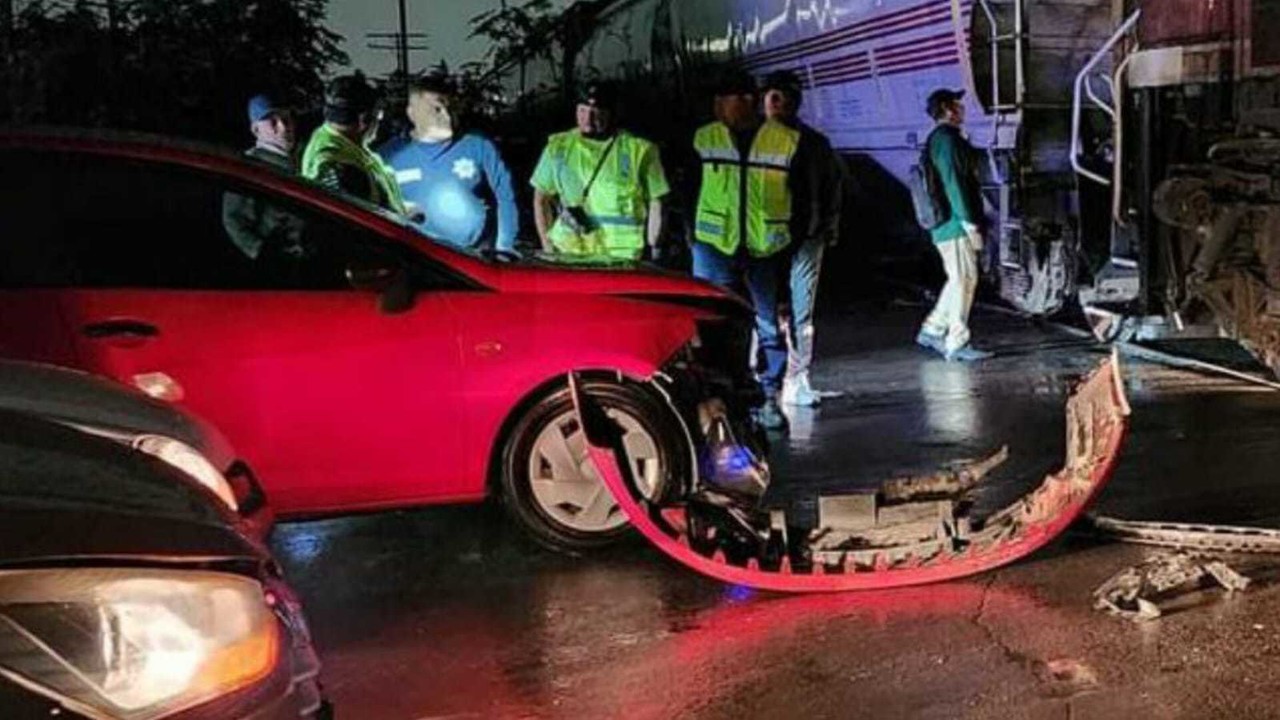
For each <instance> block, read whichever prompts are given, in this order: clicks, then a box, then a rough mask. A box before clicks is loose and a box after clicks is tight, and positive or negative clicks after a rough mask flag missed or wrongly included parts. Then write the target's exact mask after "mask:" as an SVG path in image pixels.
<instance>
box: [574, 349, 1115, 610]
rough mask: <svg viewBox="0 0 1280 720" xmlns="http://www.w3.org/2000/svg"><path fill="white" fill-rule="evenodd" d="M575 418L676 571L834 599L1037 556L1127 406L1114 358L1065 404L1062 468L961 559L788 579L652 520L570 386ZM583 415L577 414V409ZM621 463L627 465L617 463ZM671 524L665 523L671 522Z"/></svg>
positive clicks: (610, 479) (1111, 444) (784, 570)
mask: <svg viewBox="0 0 1280 720" xmlns="http://www.w3.org/2000/svg"><path fill="white" fill-rule="evenodd" d="M570 385H571V387H572V390H573V398H574V403H575V409H576V410H577V412H578V417H579V421H580V422H582V426H583V427H584V429H586V430H587V432H586V435H587V437H588V440H589V452H590V457H591V460H592V462H593V463H594V464H595V466H596V469H597V471H598V472H599V475H600V478H601V479H602V480H603V481H604V484H605V486H606V487H608V489H609V491H610V492H611V493H612V494H613V496H614V499H615V500H617V502H618V506H619V507H620V508H621V509H622V511H623V512H624V513H626V515H627V518H628V519H629V520H630V521H631V524H632V525H633V526H634V527H635V528H636V530H638V531H639V532H640V534H641V535H643V536H644V537H645V538H646V539H648V540H649V542H651V543H653V545H654V547H656V548H658V550H660V551H662V552H663V553H665V554H666V555H668V556H670V557H672V558H674V559H675V560H676V561H677V562H679V563H681V564H683V565H685V566H687V567H689V568H691V569H693V570H695V571H697V572H699V573H702V574H703V575H706V576H708V577H712V578H715V579H717V580H720V581H723V582H726V583H732V584H735V585H743V586H747V587H752V588H758V589H761V590H773V591H779V592H841V591H848V590H879V589H885V588H894V587H903V586H909V585H921V584H924V583H933V582H941V581H944V580H954V579H956V578H961V577H965V576H968V575H974V574H977V573H981V572H985V571H987V570H992V569H995V568H998V567H1001V566H1003V565H1007V564H1009V563H1012V562H1014V561H1016V560H1019V559H1021V558H1024V557H1026V556H1028V555H1030V554H1031V553H1033V552H1035V551H1036V550H1039V549H1040V548H1042V547H1044V546H1045V545H1047V544H1048V543H1050V542H1052V541H1053V540H1054V539H1055V538H1057V537H1058V536H1059V535H1061V534H1062V533H1063V532H1064V531H1065V530H1066V529H1067V527H1068V526H1069V525H1071V523H1072V522H1074V521H1075V520H1076V518H1078V517H1080V515H1081V514H1083V513H1084V511H1085V510H1086V508H1088V506H1089V504H1090V503H1091V502H1093V500H1094V498H1095V497H1097V495H1098V493H1099V491H1101V489H1102V487H1103V486H1104V485H1105V484H1106V482H1107V480H1108V478H1110V476H1111V472H1112V470H1113V469H1114V467H1115V463H1116V460H1117V457H1118V456H1119V453H1120V447H1121V444H1122V443H1123V441H1124V436H1125V434H1126V431H1127V429H1128V424H1129V414H1130V409H1129V404H1128V401H1127V400H1126V398H1125V394H1124V384H1123V382H1122V380H1121V376H1120V364H1119V359H1118V358H1117V356H1116V355H1115V354H1114V353H1113V355H1112V356H1111V358H1109V359H1107V360H1104V361H1103V362H1102V363H1101V364H1100V365H1099V366H1098V367H1097V368H1096V369H1095V370H1093V371H1092V372H1091V373H1089V375H1087V376H1086V377H1085V378H1084V379H1083V380H1082V381H1081V382H1080V383H1079V384H1078V385H1077V386H1076V387H1075V388H1074V390H1073V392H1072V394H1071V397H1070V398H1069V399H1068V400H1067V409H1066V427H1067V459H1066V463H1065V465H1064V467H1063V468H1062V469H1061V470H1059V471H1058V472H1056V473H1053V474H1050V475H1049V476H1047V477H1046V478H1045V479H1044V481H1043V482H1042V483H1041V484H1040V485H1039V487H1037V488H1036V489H1035V490H1033V491H1032V492H1030V493H1029V494H1027V495H1025V496H1023V497H1022V498H1020V499H1019V500H1018V501H1016V502H1014V503H1013V504H1011V505H1009V506H1007V507H1006V508H1004V509H1003V510H1001V511H999V512H996V513H994V514H992V515H990V516H988V517H987V518H986V520H985V522H986V527H987V528H990V530H989V531H988V532H987V533H986V535H987V537H986V538H984V537H982V536H983V533H981V532H980V533H976V534H975V536H974V540H975V541H974V542H973V543H971V544H969V545H968V546H967V547H965V548H964V549H962V550H959V551H955V552H943V553H940V554H937V555H934V556H933V557H930V558H928V559H926V560H921V559H919V558H915V557H906V558H897V559H894V560H890V557H889V554H888V553H882V554H881V555H879V556H878V557H877V558H876V562H875V563H873V564H872V565H871V566H870V567H862V566H854V565H852V564H846V566H845V567H844V571H843V572H832V571H831V570H830V569H829V568H824V567H823V566H822V565H821V564H818V563H815V564H814V567H813V570H812V571H810V572H800V571H793V570H792V569H791V567H790V565H789V563H787V562H786V561H785V560H784V562H783V564H782V566H781V568H779V569H778V570H777V571H770V570H765V569H761V568H760V567H759V566H758V564H757V563H756V562H754V561H748V562H747V564H746V566H745V567H741V566H737V565H731V564H729V563H728V562H726V561H725V559H724V556H723V554H722V553H719V552H717V553H716V554H715V555H714V556H711V557H708V556H705V555H702V554H700V553H698V552H697V551H695V550H694V549H693V548H691V547H690V546H689V544H688V543H687V541H685V539H684V537H683V535H682V534H681V531H680V530H679V528H680V527H682V526H683V525H684V523H683V518H682V517H680V516H682V515H683V514H684V510H683V508H681V507H675V508H664V509H662V511H661V512H658V511H656V510H657V509H656V508H653V507H652V506H651V505H650V504H649V503H648V502H647V501H646V500H644V498H643V496H641V495H640V494H639V493H638V492H633V491H632V490H631V487H630V483H629V482H628V480H627V479H626V477H625V476H624V474H623V472H622V470H621V467H626V466H629V463H628V464H627V465H622V466H620V465H619V458H618V457H616V455H615V452H614V450H613V449H612V448H611V447H610V446H609V443H608V440H607V438H608V436H609V433H608V432H607V431H605V432H599V430H600V428H599V427H596V428H595V430H597V432H593V431H592V428H590V427H589V419H590V418H593V417H596V418H598V417H603V413H601V412H595V413H592V412H590V410H592V409H596V410H598V406H594V404H593V403H594V401H593V400H592V399H591V398H590V397H589V396H587V395H585V394H584V393H583V392H582V391H581V387H580V385H579V384H578V383H577V381H576V379H575V378H573V377H570ZM584 409H587V410H588V412H586V413H584V412H583V410H584ZM623 460H624V462H625V460H626V459H625V458H623ZM673 515H674V516H676V517H672V516H673Z"/></svg>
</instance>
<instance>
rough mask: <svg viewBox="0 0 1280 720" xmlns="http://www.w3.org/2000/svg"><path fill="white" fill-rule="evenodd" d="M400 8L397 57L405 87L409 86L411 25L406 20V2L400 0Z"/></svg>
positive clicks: (397, 64) (397, 65)
mask: <svg viewBox="0 0 1280 720" xmlns="http://www.w3.org/2000/svg"><path fill="white" fill-rule="evenodd" d="M398 5H399V6H400V37H399V42H397V43H396V44H397V45H399V46H400V53H399V54H398V55H397V57H396V67H397V68H399V70H400V73H401V75H400V76H401V77H403V78H404V81H405V87H406V88H408V86H409V23H408V22H407V20H406V19H405V11H404V0H399V3H398Z"/></svg>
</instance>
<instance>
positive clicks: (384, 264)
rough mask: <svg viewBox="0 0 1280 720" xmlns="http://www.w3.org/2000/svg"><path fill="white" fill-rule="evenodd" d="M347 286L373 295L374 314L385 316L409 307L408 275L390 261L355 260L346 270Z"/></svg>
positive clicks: (410, 301)
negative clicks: (376, 307) (375, 303)
mask: <svg viewBox="0 0 1280 720" xmlns="http://www.w3.org/2000/svg"><path fill="white" fill-rule="evenodd" d="M345 273H346V276H347V282H348V283H349V284H350V285H351V287H353V288H355V289H356V290H362V291H365V292H372V293H377V295H378V310H379V311H380V312H382V313H385V314H387V315H395V314H397V313H402V312H405V311H406V310H409V309H410V308H412V307H413V283H412V282H410V279H409V273H408V272H406V271H405V269H404V268H403V267H401V266H400V265H399V264H398V263H396V262H395V261H393V260H387V259H378V260H358V261H353V262H351V263H349V264H348V265H347V267H346V271H345Z"/></svg>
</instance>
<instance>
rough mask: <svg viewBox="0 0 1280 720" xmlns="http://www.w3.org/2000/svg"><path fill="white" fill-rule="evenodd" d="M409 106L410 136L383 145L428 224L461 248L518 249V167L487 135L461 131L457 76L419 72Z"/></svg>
mask: <svg viewBox="0 0 1280 720" xmlns="http://www.w3.org/2000/svg"><path fill="white" fill-rule="evenodd" d="M407 112H408V116H409V121H410V123H412V125H413V131H412V133H411V135H410V137H407V138H396V139H394V140H391V141H389V142H388V143H387V144H385V145H383V146H382V147H381V148H380V149H379V150H378V152H379V154H380V155H382V158H383V160H385V161H386V162H387V164H388V165H390V166H391V168H392V169H393V170H394V171H395V175H396V181H397V182H398V183H399V184H400V191H401V193H402V194H403V195H404V199H405V200H406V201H407V202H408V203H410V204H411V205H412V206H413V207H414V208H415V209H416V210H417V211H418V212H419V213H420V216H419V217H420V218H421V220H420V221H418V224H419V227H420V228H421V229H422V231H423V232H424V233H425V234H427V235H429V236H430V237H432V238H434V239H436V240H439V241H442V242H446V243H449V244H451V245H455V246H458V247H461V248H467V249H476V250H478V249H485V248H488V247H496V248H497V249H498V250H505V251H511V250H514V248H515V241H516V231H517V229H518V226H519V211H518V210H517V206H516V198H515V190H514V188H513V187H512V184H511V173H510V172H508V170H507V166H506V164H505V163H503V161H502V157H501V156H500V155H499V154H498V149H497V147H495V146H494V144H493V143H492V142H491V141H490V140H489V139H488V138H486V137H484V136H483V135H480V134H479V133H475V132H466V133H460V132H459V129H458V127H457V107H456V97H455V91H454V88H453V86H452V83H450V82H449V81H448V80H447V79H446V78H442V77H439V76H433V75H427V76H422V77H419V78H417V79H415V80H414V81H413V82H412V83H411V84H410V86H409V103H408V107H407ZM495 205H496V208H497V218H496V220H497V222H496V223H495V224H496V237H493V239H490V236H489V235H488V233H486V228H488V227H489V226H490V213H491V210H492V209H493V208H494V206H495Z"/></svg>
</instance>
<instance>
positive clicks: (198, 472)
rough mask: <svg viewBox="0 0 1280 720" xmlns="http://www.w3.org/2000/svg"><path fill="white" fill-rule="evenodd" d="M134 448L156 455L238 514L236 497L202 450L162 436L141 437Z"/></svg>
mask: <svg viewBox="0 0 1280 720" xmlns="http://www.w3.org/2000/svg"><path fill="white" fill-rule="evenodd" d="M133 447H134V448H136V449H138V450H141V451H142V452H144V453H147V454H148V455H154V456H155V457H158V458H160V459H161V460H163V461H165V462H167V463H169V464H170V465H172V466H174V467H176V468H178V469H179V470H181V471H183V472H184V473H186V474H188V475H190V476H191V477H193V478H195V479H196V481H197V482H199V483H200V484H201V485H204V486H205V487H207V488H209V489H210V490H212V491H213V493H214V494H215V495H217V496H218V497H219V498H220V499H221V500H222V501H223V502H224V503H226V504H227V506H228V507H230V508H231V509H232V510H238V509H239V505H238V504H237V503H236V496H235V493H233V492H232V491H231V484H230V483H228V482H227V479H226V478H225V477H223V475H222V472H221V471H220V470H218V468H216V467H214V466H213V464H212V463H210V462H209V461H208V460H207V459H205V456H204V455H203V454H201V452H200V451H199V450H196V449H195V448H193V447H191V446H190V445H187V444H186V443H184V442H182V441H180V440H174V439H173V438H171V437H165V436H163V435H142V436H140V437H138V438H137V439H136V440H134V441H133Z"/></svg>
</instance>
